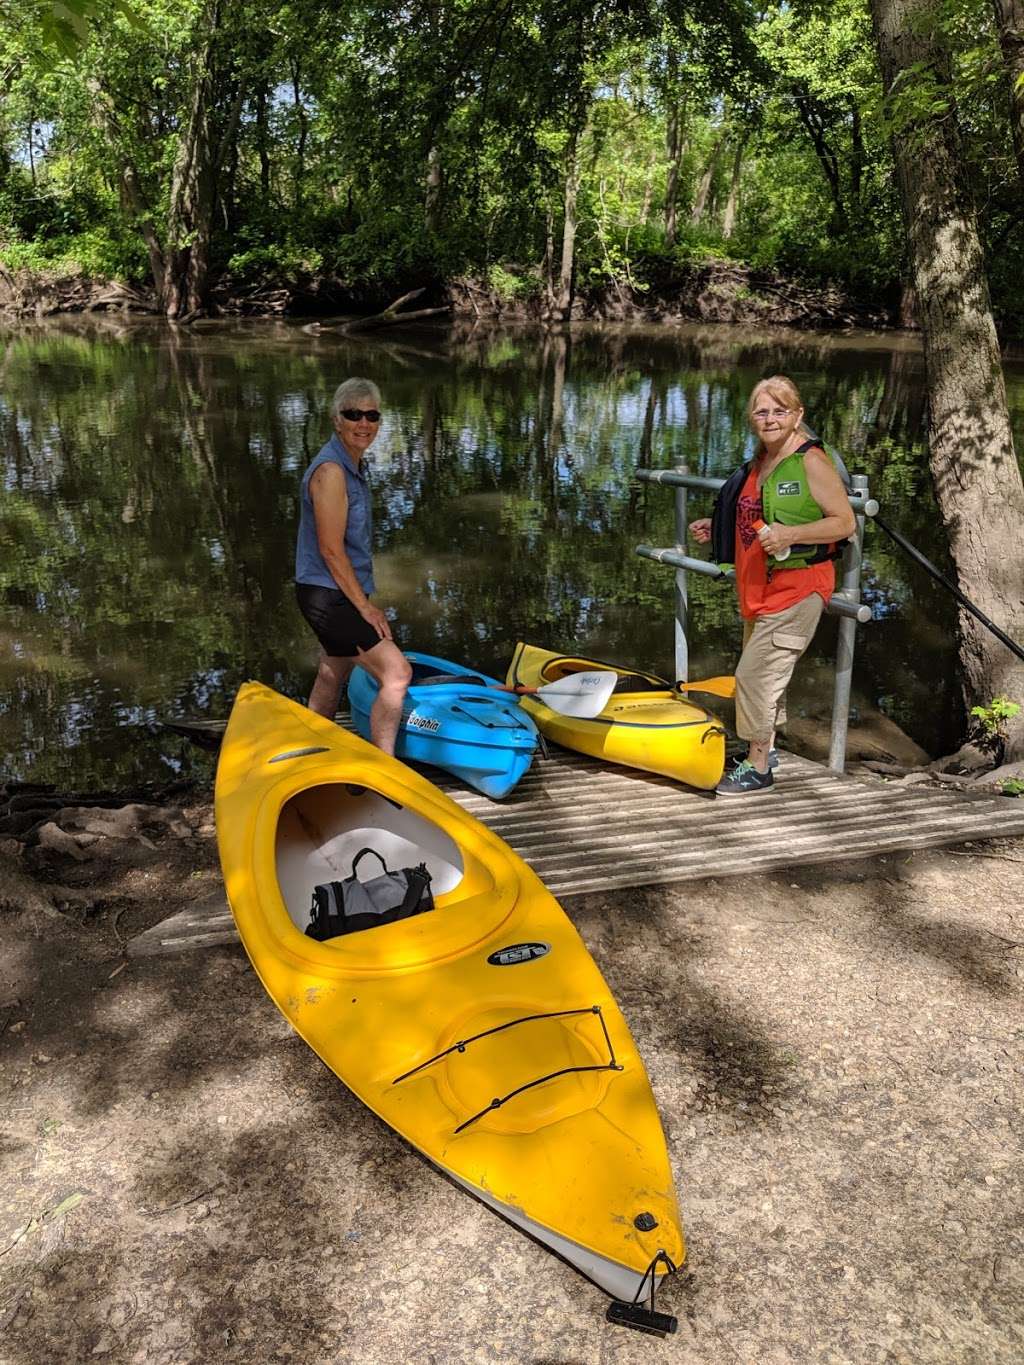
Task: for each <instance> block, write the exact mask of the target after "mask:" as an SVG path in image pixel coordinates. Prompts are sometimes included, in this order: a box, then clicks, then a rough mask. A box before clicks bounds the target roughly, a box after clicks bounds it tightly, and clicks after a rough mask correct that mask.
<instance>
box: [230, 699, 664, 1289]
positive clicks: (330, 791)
mask: <svg viewBox="0 0 1024 1365" xmlns="http://www.w3.org/2000/svg"><path fill="white" fill-rule="evenodd" d="M216 816H217V842H218V845H219V848H220V858H221V866H222V868H223V872H224V881H225V885H226V887H227V893H228V900H229V901H230V904H231V909H232V911H233V913H234V917H235V923H236V924H237V926H238V932H239V934H240V935H241V938H242V942H243V943H244V945H245V948H246V951H247V952H248V954H249V957H250V958H251V960H252V964H253V966H254V967H255V968H256V971H257V972H258V974H259V977H260V980H261V981H262V982H263V984H264V986H265V987H266V989H267V991H268V992H269V994H270V996H271V999H272V1000H273V1001H274V1003H275V1004H276V1005H277V1007H278V1008H279V1009H280V1010H281V1012H282V1013H283V1014H284V1016H285V1018H286V1019H288V1021H289V1022H290V1023H291V1025H292V1026H293V1027H294V1028H295V1029H296V1031H297V1032H298V1033H299V1034H301V1036H302V1037H303V1038H304V1039H305V1040H306V1042H307V1043H308V1044H309V1045H310V1047H311V1048H313V1050H314V1051H315V1052H316V1053H318V1054H319V1056H320V1057H322V1058H323V1060H324V1061H325V1062H326V1063H327V1065H328V1066H329V1067H330V1068H331V1070H332V1071H334V1072H335V1073H336V1074H337V1075H338V1076H339V1077H340V1078H341V1079H342V1080H343V1081H344V1082H345V1084H346V1085H347V1086H348V1087H349V1088H350V1089H351V1090H352V1091H354V1092H355V1094H356V1095H358V1096H359V1098H360V1099H361V1100H362V1101H363V1103H364V1104H366V1105H367V1106H368V1107H369V1108H370V1109H372V1110H373V1111H374V1113H375V1114H378V1115H379V1116H380V1117H381V1118H382V1119H384V1121H385V1122H386V1123H389V1124H390V1125H391V1127H392V1128H394V1129H396V1130H397V1132H399V1133H400V1134H401V1135H402V1136H403V1137H404V1138H406V1139H407V1140H408V1141H409V1142H411V1143H412V1144H413V1145H414V1146H415V1147H417V1148H419V1150H420V1151H422V1152H423V1153H424V1154H425V1155H426V1156H428V1157H429V1158H430V1159H431V1160H432V1161H434V1162H436V1164H437V1165H438V1166H440V1167H441V1168H442V1169H443V1170H444V1171H446V1172H447V1173H448V1174H449V1175H451V1176H453V1177H454V1178H455V1179H456V1180H457V1181H459V1182H460V1183H461V1184H462V1185H464V1186H465V1187H466V1189H468V1190H470V1191H471V1192H472V1193H473V1194H475V1195H477V1196H478V1197H479V1198H480V1199H482V1200H484V1201H485V1202H486V1203H487V1204H489V1205H490V1206H491V1207H492V1208H493V1209H495V1210H496V1211H497V1212H498V1213H501V1214H503V1215H504V1216H505V1217H506V1218H508V1219H509V1220H511V1222H513V1223H515V1224H517V1225H518V1226H519V1227H521V1228H523V1229H525V1230H526V1231H527V1232H529V1233H530V1234H531V1235H532V1236H534V1237H536V1238H537V1239H538V1240H540V1241H541V1242H543V1243H545V1244H546V1245H547V1246H548V1247H550V1248H551V1249H552V1250H554V1251H555V1252H557V1253H558V1254H559V1255H560V1256H562V1257H563V1258H564V1259H566V1260H568V1261H570V1262H571V1263H572V1264H573V1265H575V1266H576V1267H577V1268H578V1269H579V1270H580V1271H582V1272H583V1274H585V1275H587V1276H588V1277H589V1278H590V1279H591V1280H593V1281H594V1282H595V1283H597V1284H598V1285H600V1286H601V1288H602V1289H604V1290H605V1291H606V1292H607V1293H609V1294H611V1295H613V1296H614V1297H615V1298H618V1299H625V1300H629V1301H632V1300H633V1299H634V1298H637V1297H643V1296H645V1295H646V1293H647V1292H648V1291H649V1289H650V1288H651V1287H652V1284H653V1283H658V1282H660V1280H661V1277H662V1276H663V1275H664V1274H665V1273H666V1270H667V1268H668V1267H667V1266H666V1259H665V1258H667V1259H668V1261H669V1262H670V1263H671V1265H672V1266H678V1265H680V1264H681V1263H682V1261H683V1258H684V1256H685V1248H684V1243H683V1234H682V1229H681V1227H680V1223H679V1212H678V1209H677V1206H676V1198H675V1193H674V1190H673V1184H672V1175H671V1171H670V1169H669V1162H668V1154H667V1152H666V1148H665V1139H664V1135H663V1133H662V1130H661V1124H660V1121H659V1118H658V1112H657V1109H656V1107H655V1103H654V1097H653V1095H652V1094H651V1087H650V1083H649V1082H648V1079H647V1075H646V1073H645V1071H644V1067H643V1063H642V1062H641V1061H640V1057H639V1055H638V1053H637V1050H636V1046H635V1044H634V1042H633V1039H632V1037H631V1036H630V1033H629V1029H628V1027H627V1025H626V1022H625V1020H624V1019H623V1017H622V1014H621V1013H620V1011H619V1009H618V1006H617V1005H616V1003H615V1001H614V999H613V998H612V995H611V993H610V991H609V989H608V987H607V985H606V984H605V982H604V979H603V978H602V976H601V973H600V972H599V971H598V969H597V966H596V964H595V963H594V960H593V959H592V958H591V956H590V954H589V953H588V952H587V949H586V948H585V946H584V944H583V942H582V940H581V939H580V937H579V935H578V934H577V932H576V930H575V929H574V927H573V926H572V924H570V922H569V920H568V918H567V917H566V915H565V913H564V912H563V911H562V909H561V907H560V906H559V904H558V903H557V901H556V900H555V899H554V898H553V897H552V896H551V894H550V893H549V892H548V891H547V889H546V888H545V887H544V886H543V885H542V883H541V882H540V881H539V880H538V878H537V877H536V876H535V874H534V873H533V872H532V871H531V870H530V868H529V867H527V865H526V864H525V863H524V862H523V861H522V860H521V859H520V858H519V857H518V856H517V855H516V854H515V853H513V852H512V850H511V849H510V848H508V846H507V845H506V844H504V843H503V842H502V840H500V839H499V838H498V837H497V836H496V835H495V834H493V833H491V831H490V830H488V829H487V828H486V827H485V826H484V825H482V824H480V823H479V822H478V821H477V820H474V819H473V818H472V817H471V816H469V815H468V814H466V812H465V811H463V810H462V808H461V807H460V806H458V805H456V804H455V803H454V802H453V801H451V800H449V798H448V797H446V796H445V795H444V793H443V792H441V791H439V790H438V788H436V787H434V786H433V785H432V784H431V783H429V782H428V781H427V780H426V779H425V778H423V777H420V776H419V775H418V774H417V773H415V772H413V771H412V770H411V769H409V768H407V767H405V766H404V764H402V763H399V762H397V761H396V760H395V759H392V758H389V757H387V756H386V755H384V754H382V753H381V752H380V751H379V750H378V749H375V748H373V747H372V746H371V745H369V744H367V743H365V742H364V741H363V740H361V739H359V738H357V737H356V736H354V735H350V734H347V733H346V732H345V731H343V730H339V729H338V727H337V726H336V725H333V724H331V723H329V722H328V721H326V720H323V719H321V718H320V717H319V716H316V715H314V713H313V712H312V711H309V710H307V709H306V708H305V707H303V706H298V705H296V704H295V703H294V702H291V701H288V700H286V699H285V698H284V697H282V696H280V695H278V693H276V692H273V691H271V690H270V689H269V688H267V687H263V686H260V685H259V684H257V683H246V684H245V685H244V686H243V687H242V688H241V689H240V691H239V693H238V696H237V697H236V699H235V704H234V709H233V710H232V712H231V718H230V720H229V722H228V726H227V730H226V732H225V735H224V741H223V744H222V745H221V751H220V761H219V764H218V767H217V788H216ZM366 846H370V847H372V848H375V849H377V850H378V851H379V852H380V853H381V854H382V855H383V856H384V858H385V859H386V861H387V864H388V866H389V867H392V868H395V867H399V868H401V867H408V866H414V865H416V864H418V863H420V862H422V861H425V862H426V864H427V867H428V869H429V871H430V873H431V876H432V878H433V892H434V896H435V908H434V909H433V910H429V911H426V912H425V913H421V914H418V915H415V916H413V917H412V918H409V919H403V920H399V921H396V922H394V923H387V924H382V925H379V926H377V927H375V928H372V929H364V930H363V931H361V932H358V933H348V934H344V935H342V936H340V937H336V938H332V939H328V940H327V941H325V942H317V941H315V940H314V939H312V938H309V937H307V936H306V935H305V933H304V929H305V927H306V925H307V923H308V922H309V918H310V916H309V909H310V902H311V899H312V894H313V888H314V887H315V886H317V885H321V884H324V883H327V882H331V881H339V880H341V879H342V878H343V877H345V876H347V875H348V874H349V871H350V868H351V864H352V859H353V857H354V855H355V854H356V853H357V852H358V851H359V850H360V849H361V848H363V847H366Z"/></svg>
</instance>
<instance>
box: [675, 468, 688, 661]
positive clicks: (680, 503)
mask: <svg viewBox="0 0 1024 1365" xmlns="http://www.w3.org/2000/svg"><path fill="white" fill-rule="evenodd" d="M675 472H676V473H677V474H685V473H686V472H687V470H686V465H685V464H680V465H676V467H675ZM675 502H676V549H677V550H678V552H679V553H680V554H681V555H683V554H685V553H686V485H685V484H682V483H681V484H677V485H676V497H675ZM688 610H689V600H688V598H687V595H686V569H685V568H683V566H682V565H679V566H678V567H677V568H676V680H677V681H678V682H688V681H689V677H690V672H689V670H690V650H689V645H688V644H687V640H686V627H687V614H688Z"/></svg>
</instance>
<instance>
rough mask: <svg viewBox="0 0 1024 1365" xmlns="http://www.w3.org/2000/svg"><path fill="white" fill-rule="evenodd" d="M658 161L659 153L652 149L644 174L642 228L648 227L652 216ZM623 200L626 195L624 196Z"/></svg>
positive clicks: (641, 210) (641, 207)
mask: <svg viewBox="0 0 1024 1365" xmlns="http://www.w3.org/2000/svg"><path fill="white" fill-rule="evenodd" d="M657 160H658V153H657V151H656V150H655V148H653V147H652V148H651V154H650V156H649V157H648V158H647V170H646V171H645V172H644V197H643V202H642V203H641V205H640V226H641V227H646V226H647V220H648V218H650V216H651V198H652V196H653V194H654V166H655V163H656V162H657ZM622 197H623V199H624V198H625V195H623V196H622Z"/></svg>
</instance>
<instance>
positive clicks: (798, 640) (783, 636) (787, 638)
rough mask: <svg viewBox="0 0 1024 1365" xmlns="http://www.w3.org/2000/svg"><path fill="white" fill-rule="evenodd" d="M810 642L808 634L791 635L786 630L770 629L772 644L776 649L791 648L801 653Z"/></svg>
mask: <svg viewBox="0 0 1024 1365" xmlns="http://www.w3.org/2000/svg"><path fill="white" fill-rule="evenodd" d="M810 643H811V638H810V636H809V635H793V634H791V633H790V632H789V631H787V630H773V631H772V644H773V645H774V646H775V648H776V649H792V650H795V651H796V652H797V653H798V654H802V653H803V651H804V650H805V649H806V648H807V646H808V645H809V644H810Z"/></svg>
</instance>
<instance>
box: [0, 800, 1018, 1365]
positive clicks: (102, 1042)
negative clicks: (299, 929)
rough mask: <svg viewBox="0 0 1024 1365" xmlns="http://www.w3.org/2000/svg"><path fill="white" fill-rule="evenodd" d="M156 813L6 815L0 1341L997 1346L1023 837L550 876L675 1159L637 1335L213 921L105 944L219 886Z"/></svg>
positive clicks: (755, 1358)
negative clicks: (28, 845) (207, 927)
mask: <svg viewBox="0 0 1024 1365" xmlns="http://www.w3.org/2000/svg"><path fill="white" fill-rule="evenodd" d="M185 819H186V822H187V827H188V832H187V833H186V834H185V835H184V836H183V835H182V833H181V829H180V827H179V831H178V833H177V834H174V833H172V832H171V829H170V827H169V826H165V827H163V828H162V829H161V830H154V831H151V833H150V836H149V837H145V838H140V839H133V838H121V839H119V840H108V841H106V843H107V844H109V847H105V846H104V847H101V846H100V845H99V844H97V845H95V846H94V847H93V849H92V850H91V851H90V856H88V857H87V858H85V859H83V860H82V861H77V860H73V859H71V858H69V857H68V856H67V855H66V854H62V853H61V851H60V850H58V849H55V848H51V849H48V850H39V849H37V850H35V851H33V850H30V851H29V853H28V854H25V853H23V852H22V850H21V848H20V845H17V844H15V843H14V841H13V840H6V841H4V843H3V849H2V851H0V907H3V908H2V909H0V939H2V942H0V964H2V965H0V1033H2V1037H0V1056H2V1059H3V1061H2V1072H0V1153H2V1156H0V1161H2V1171H3V1176H2V1184H0V1362H2V1365H46V1363H47V1362H51V1361H52V1362H61V1363H62V1365H64V1363H66V1362H78V1361H90V1360H93V1359H95V1360H98V1361H112V1362H113V1361H117V1362H120V1361H125V1362H146V1365H165V1363H166V1365H179V1363H180V1362H204V1363H205V1362H216V1363H217V1365H220V1363H221V1362H224V1363H225V1365H227V1363H228V1362H236V1361H237V1362H246V1363H247V1365H248V1363H249V1362H258V1363H259V1365H263V1362H279V1361H280V1362H296V1363H299V1365H302V1363H305V1362H309V1363H310V1365H313V1363H314V1362H316V1363H319V1362H363V1361H366V1362H373V1365H391V1362H416V1363H417V1365H420V1363H422V1365H440V1363H441V1362H445V1363H447V1362H463V1361H465V1362H477V1361H479V1362H486V1361H512V1362H529V1365H556V1363H557V1365H598V1362H600V1365H605V1363H606V1362H607V1363H609V1365H610V1362H623V1365H625V1363H626V1362H640V1361H644V1362H647V1361H651V1360H664V1361H666V1362H668V1361H671V1362H679V1363H680V1365H691V1363H692V1365H698V1363H699V1365H729V1363H730V1362H759V1363H760V1362H769V1363H770V1362H816V1363H817V1362H858V1363H859V1362H880V1363H881V1362H886V1365H889V1363H890V1362H891V1363H892V1365H896V1363H897V1362H899V1363H900V1365H902V1363H903V1362H914V1363H915V1365H917V1362H921V1363H922V1365H924V1363H925V1362H929V1363H930V1362H936V1365H938V1363H939V1362H941V1365H948V1363H949V1362H977V1363H978V1365H997V1363H998V1362H1015V1363H1017V1362H1020V1361H1021V1360H1024V1192H1022V1181H1021V1145H1022V1144H1021V1138H1022V1124H1024V1120H1022V1117H1021V1112H1020V1101H1021V1073H1022V1044H1024V1010H1022V970H1024V968H1022V962H1024V908H1022V907H1024V843H1022V842H1020V841H1018V842H1005V841H1004V842H991V843H986V844H976V845H973V846H962V847H960V848H956V849H951V850H943V851H940V852H930V853H917V854H913V855H897V856H890V857H888V858H876V859H874V860H873V861H871V862H860V863H837V864H835V865H831V866H824V867H812V868H807V869H802V870H793V871H791V872H787V873H782V874H777V875H772V876H765V877H758V878H757V879H731V880H723V881H718V882H715V881H705V882H699V883H688V884H684V885H680V886H677V887H671V888H655V889H651V890H647V891H639V892H632V891H629V892H621V893H616V894H612V895H606V896H603V897H599V898H593V899H590V900H586V901H583V900H579V899H577V900H574V901H569V902H567V905H566V908H567V909H568V911H569V913H570V915H571V917H572V918H573V920H574V921H575V923H576V924H577V926H578V928H579V929H580V932H581V933H582V935H583V938H584V939H585V941H586V943H587V944H588V946H589V947H590V949H591V951H592V952H593V954H594V956H595V958H596V959H597V961H598V963H599V964H600V966H601V967H602V969H603V970H604V973H605V975H606V977H607V979H608V981H609V983H610V985H611V987H612V990H613V991H614V993H615V994H616V996H617V998H618V1000H619V1002H620V1004H621V1006H622V1008H623V1010H624V1012H625V1015H626V1017H627V1019H628V1020H629V1022H630V1024H631V1026H632V1028H633V1031H634V1034H635V1036H636V1040H637V1042H638V1044H639V1047H640V1051H641V1054H642V1055H643V1057H644V1059H645V1061H646V1064H647V1068H648V1070H649V1072H650V1076H651V1080H652V1083H653V1086H654V1090H655V1094H656V1096H657V1099H658V1102H659V1105H660V1108H661V1113H662V1116H663V1120H664V1123H665V1127H666V1131H667V1135H668V1141H669V1147H670V1151H671V1156H672V1161H673V1165H674V1169H675V1173H676V1181H677V1188H678V1192H679V1200H680V1205H681V1208H682V1211H683V1216H684V1221H685V1224H686V1229H687V1234H688V1238H689V1244H690V1254H689V1260H688V1263H687V1265H686V1267H685V1269H684V1270H683V1271H682V1272H681V1273H679V1274H678V1275H677V1276H676V1277H675V1278H674V1280H673V1281H672V1282H671V1283H670V1285H669V1287H668V1289H667V1291H666V1293H665V1295H664V1303H663V1305H662V1306H663V1307H664V1308H665V1309H667V1310H668V1311H671V1312H674V1313H676V1314H678V1317H679V1331H678V1334H677V1335H676V1336H674V1337H670V1338H668V1339H666V1340H664V1341H659V1340H656V1339H654V1338H651V1337H645V1336H641V1335H639V1334H636V1333H632V1332H628V1331H626V1330H624V1329H622V1328H618V1327H614V1326H611V1325H610V1324H608V1323H606V1321H605V1319H604V1311H605V1306H606V1300H605V1299H604V1297H603V1295H602V1294H601V1293H600V1292H599V1291H598V1290H597V1289H595V1288H594V1287H593V1286H591V1285H590V1284H588V1283H587V1282H586V1281H585V1280H583V1279H581V1278H580V1277H579V1276H578V1275H576V1274H575V1272H574V1271H572V1270H571V1269H570V1268H569V1267H568V1266H566V1265H564V1264H562V1263H561V1262H559V1261H557V1260H555V1259H554V1258H553V1257H551V1256H550V1255H549V1254H548V1253H546V1252H545V1251H544V1250H543V1249H542V1248H541V1247H539V1246H538V1245H536V1244H534V1243H533V1242H531V1241H530V1240H528V1239H527V1238H526V1237H524V1236H523V1235H522V1234H521V1233H519V1232H517V1231H516V1230H515V1229H514V1228H512V1227H510V1226H508V1225H506V1224H505V1223H504V1222H502V1221H501V1220H500V1219H498V1218H497V1217H496V1216H495V1215H494V1214H492V1213H491V1212H489V1211H488V1210H487V1209H486V1208H485V1207H483V1206H482V1205H480V1204H478V1203H477V1202H475V1201H474V1200H473V1199H472V1198H471V1197H469V1196H468V1195H466V1194H465V1193H464V1192H462V1191H461V1190H460V1189H458V1188H457V1187H456V1186H454V1185H453V1184H451V1183H450V1182H449V1181H447V1180H446V1179H445V1178H444V1177H443V1176H441V1175H440V1174H439V1173H438V1172H437V1171H435V1170H434V1169H433V1168H432V1167H430V1166H429V1165H428V1164H427V1163H426V1162H425V1161H423V1160H422V1159H421V1158H420V1157H418V1156H417V1154H416V1153H415V1152H413V1151H412V1150H411V1149H410V1148H409V1147H408V1146H407V1145H406V1144H405V1143H404V1142H403V1141H402V1140H401V1139H400V1138H399V1137H397V1136H396V1135H395V1134H394V1133H393V1132H392V1131H390V1130H389V1129H388V1128H386V1127H385V1126H384V1125H383V1124H381V1123H380V1122H379V1121H378V1120H377V1119H376V1118H374V1117H373V1115H371V1114H370V1113H369V1112H368V1111H367V1110H365V1109H364V1108H363V1107H362V1106H361V1105H360V1104H359V1103H358V1102H357V1101H356V1100H355V1099H353V1098H352V1096H351V1095H349V1094H348V1092H347V1091H346V1090H345V1089H344V1087H343V1086H342V1085H341V1084H340V1083H339V1082H338V1081H337V1080H336V1078H335V1077H334V1076H333V1075H332V1074H331V1073H330V1072H328V1071H327V1069H326V1068H325V1067H324V1066H323V1065H322V1064H321V1063H320V1062H319V1060H318V1059H317V1058H316V1057H315V1056H314V1054H313V1053H312V1052H311V1051H309V1049H308V1048H306V1046H305V1045H304V1044H303V1043H302V1042H301V1041H300V1040H299V1039H298V1037H297V1036H296V1035H294V1034H293V1033H292V1031H291V1030H290V1028H289V1027H288V1025H287V1024H286V1023H285V1021H284V1020H283V1018H282V1017H281V1016H280V1015H279V1014H278V1013H277V1011H276V1010H275V1008H274V1006H273V1005H272V1004H271V1002H270V1000H269V998H268V997H267V996H266V994H265V993H264V991H263V989H262V987H261V985H260V983H259V981H258V980H257V978H256V976H255V974H254V973H253V972H252V970H251V968H250V967H249V965H248V961H247V959H246V958H245V956H244V954H243V952H242V950H241V948H236V947H227V948H208V949H205V950H193V951H191V952H188V953H180V954H178V955H175V956H167V957H156V958H148V959H141V960H140V959H129V958H128V957H127V956H126V953H125V947H124V944H125V941H126V940H127V939H128V938H130V937H131V936H133V935H134V934H136V933H138V932H140V931H141V930H142V929H143V928H145V927H147V926H148V925H149V924H152V923H154V922H155V921H156V920H158V919H159V918H161V917H162V916H164V915H167V914H171V913H173V912H174V911H175V910H177V909H179V908H182V907H183V906H184V905H185V904H186V903H188V902H190V901H193V900H197V899H199V898H201V897H203V896H206V895H209V893H210V891H211V890H212V889H215V887H216V884H217V871H216V855H215V847H214V840H213V832H212V823H211V820H210V812H209V808H208V807H202V806H196V807H193V808H190V809H186V811H185ZM47 883H49V884H51V885H54V884H59V885H60V886H62V887H64V888H69V889H67V890H65V891H64V892H62V893H61V894H57V895H55V894H54V893H52V892H49V893H48V892H46V891H45V885H46V884H47ZM55 904H56V907H57V908H54V906H55Z"/></svg>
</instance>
